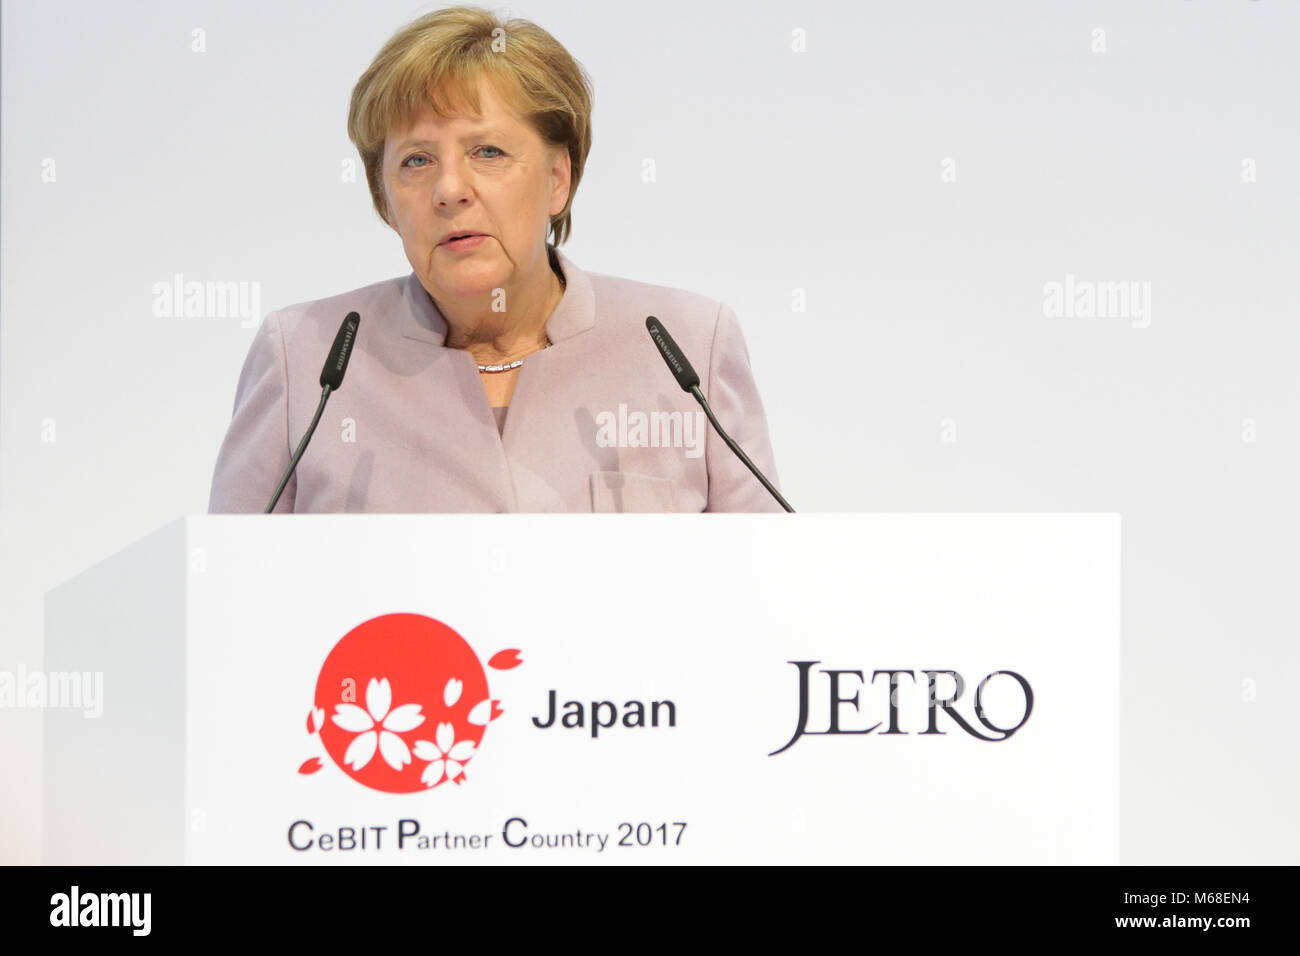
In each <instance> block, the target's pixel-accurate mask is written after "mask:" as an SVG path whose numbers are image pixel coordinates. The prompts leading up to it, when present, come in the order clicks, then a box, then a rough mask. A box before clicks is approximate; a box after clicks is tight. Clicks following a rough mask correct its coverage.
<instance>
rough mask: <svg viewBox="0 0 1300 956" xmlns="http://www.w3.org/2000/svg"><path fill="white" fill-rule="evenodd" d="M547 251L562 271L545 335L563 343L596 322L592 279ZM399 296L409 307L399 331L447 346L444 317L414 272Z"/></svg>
mask: <svg viewBox="0 0 1300 956" xmlns="http://www.w3.org/2000/svg"><path fill="white" fill-rule="evenodd" d="M547 254H548V255H551V256H553V257H554V258H555V260H556V261H557V262H558V263H559V265H560V271H561V272H562V273H564V294H563V295H562V296H561V297H560V302H559V305H557V306H556V307H555V311H554V312H552V313H551V317H550V318H549V319H547V320H546V337H547V338H549V339H550V340H551V341H552V342H562V341H563V340H564V339H568V338H572V337H573V336H575V335H578V334H579V333H581V332H585V331H587V330H588V329H589V328H591V327H592V326H593V325H595V324H596V294H595V291H594V290H593V289H592V286H591V279H590V278H589V277H588V276H587V274H586V273H585V272H583V271H582V270H581V269H579V268H578V267H577V266H576V265H574V264H573V261H572V260H571V259H569V257H568V256H566V255H565V254H564V253H563V252H560V250H558V249H556V248H555V246H551V245H548V246H547ZM402 297H403V298H404V299H405V300H406V303H407V306H408V307H407V309H406V310H405V312H406V315H405V316H404V317H403V326H404V328H403V330H402V334H403V335H404V336H405V337H406V338H408V339H415V340H416V341H419V342H426V343H428V344H430V345H446V344H447V320H446V319H444V318H443V317H442V313H441V312H440V311H438V306H437V305H436V304H435V303H434V301H433V298H432V296H430V295H429V293H428V290H426V289H425V288H424V286H423V285H421V284H420V280H419V278H418V277H417V276H416V274H415V273H414V272H412V273H411V274H410V275H409V276H407V277H406V282H405V283H404V284H403V286H402Z"/></svg>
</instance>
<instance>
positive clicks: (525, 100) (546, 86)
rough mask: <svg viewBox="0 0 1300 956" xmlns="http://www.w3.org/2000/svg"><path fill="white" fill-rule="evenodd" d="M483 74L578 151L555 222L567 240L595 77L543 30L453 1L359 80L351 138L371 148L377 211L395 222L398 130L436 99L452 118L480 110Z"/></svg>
mask: <svg viewBox="0 0 1300 956" xmlns="http://www.w3.org/2000/svg"><path fill="white" fill-rule="evenodd" d="M480 78H486V79H488V80H489V81H491V82H492V84H493V86H494V88H495V89H496V91H497V92H498V94H499V95H500V96H501V97H502V99H503V100H505V101H506V103H508V104H509V105H510V107H511V108H512V109H513V110H515V112H516V113H518V114H519V115H520V116H521V117H523V118H524V119H525V120H527V121H528V122H529V123H530V124H531V125H532V127H533V128H534V129H535V130H536V131H537V133H538V135H539V136H541V138H542V139H543V140H544V141H545V142H546V143H547V144H548V145H550V146H562V147H564V148H565V149H566V150H567V151H568V153H569V161H570V179H569V198H568V201H567V202H566V203H565V204H564V209H562V210H561V211H560V212H559V213H557V214H556V215H554V216H552V217H551V223H550V231H551V232H552V233H553V234H554V236H555V243H556V245H558V244H560V243H562V242H564V240H565V239H566V238H568V235H569V233H570V232H571V231H572V228H573V227H572V218H571V211H570V210H571V208H572V206H573V197H574V194H575V193H576V192H577V190H578V181H579V180H580V179H581V178H582V169H583V166H584V165H585V164H586V161H587V153H588V152H590V150H591V102H592V86H591V80H590V78H589V77H588V75H587V73H586V71H585V70H584V69H583V68H582V66H581V65H580V64H579V63H578V62H577V61H576V60H575V59H573V57H572V56H570V55H569V51H568V50H566V49H565V48H564V47H563V46H561V45H560V43H559V41H557V40H556V39H555V38H554V37H553V36H551V35H550V34H549V33H547V32H546V31H545V30H543V29H542V28H541V27H539V26H537V25H536V24H534V23H531V22H529V21H528V20H521V19H518V18H513V19H509V20H503V19H501V18H499V17H498V16H497V15H495V14H493V13H491V12H489V11H487V10H484V9H481V8H479V7H449V8H448V9H445V10H438V11H436V12H434V13H430V14H427V15H426V16H423V17H421V18H420V19H418V20H415V21H413V22H411V23H409V24H407V25H406V26H405V27H403V28H402V29H401V30H399V31H397V33H395V34H393V36H392V38H391V39H389V41H388V42H387V43H386V44H384V47H383V49H382V50H380V51H379V53H378V54H377V55H376V56H375V59H374V61H373V62H372V63H371V64H370V66H369V68H368V69H367V70H366V72H365V73H363V74H361V78H360V79H359V80H357V85H356V86H355V87H354V88H353V90H352V102H351V105H350V106H349V107H348V138H349V139H351V140H352V143H353V145H354V146H356V148H357V151H358V152H360V154H361V160H362V162H363V163H364V165H365V168H366V180H367V181H368V182H369V184H370V196H371V199H372V200H373V201H374V205H375V211H376V212H377V213H379V216H380V218H381V219H383V220H384V221H385V222H387V221H388V202H387V200H386V199H385V198H384V181H383V169H382V166H383V157H384V142H385V140H386V139H387V137H388V134H389V133H390V132H391V131H393V130H395V129H405V128H406V127H408V126H409V125H410V124H411V122H412V120H413V117H414V115H415V113H416V112H417V111H418V110H419V109H420V108H421V107H422V106H426V105H427V106H430V107H432V109H433V111H434V113H435V115H437V116H438V117H439V118H440V119H444V120H445V119H450V118H451V117H452V116H454V115H456V114H459V113H464V112H466V109H465V107H466V106H468V108H469V109H468V112H469V113H470V114H472V115H477V114H479V113H480V112H481V108H480V104H479V97H478V82H479V79H480Z"/></svg>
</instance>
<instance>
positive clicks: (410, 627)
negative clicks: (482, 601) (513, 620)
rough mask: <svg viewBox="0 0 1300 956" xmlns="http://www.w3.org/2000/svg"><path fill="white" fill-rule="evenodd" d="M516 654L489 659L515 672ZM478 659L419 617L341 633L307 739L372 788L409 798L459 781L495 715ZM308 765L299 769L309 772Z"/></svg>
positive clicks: (379, 620) (392, 617) (443, 628)
mask: <svg viewBox="0 0 1300 956" xmlns="http://www.w3.org/2000/svg"><path fill="white" fill-rule="evenodd" d="M519 663H520V660H519V652H518V651H515V650H508V651H502V652H500V653H499V654H496V655H494V656H493V657H492V659H491V661H489V666H491V667H494V668H496V669H498V670H506V669H509V668H511V667H516V666H518V664H519ZM499 703H500V702H499V701H496V700H493V699H492V697H491V695H490V693H489V691H488V681H487V674H486V672H485V671H484V669H483V665H482V663H481V662H480V661H479V659H478V655H477V654H475V653H474V649H473V648H471V647H470V646H469V644H468V642H466V640H465V639H464V638H463V637H461V636H460V635H459V634H458V633H456V632H455V631H454V630H452V629H451V628H450V627H448V626H447V625H446V624H443V623H442V622H441V621H436V620H434V619H433V618H431V617H424V616H423V615H420V614H385V615H383V616H381V617H376V618H372V619H371V620H369V621H366V622H365V623H363V624H360V625H358V626H357V627H355V628H353V629H352V630H351V631H349V632H348V633H347V634H345V635H344V636H343V638H342V640H340V641H339V642H338V643H337V644H335V645H334V649H333V650H331V651H330V653H329V656H328V657H326V658H325V663H324V664H323V665H322V666H321V670H320V677H319V678H318V679H317V681H316V699H315V707H314V708H313V709H312V712H311V714H309V715H308V718H307V730H308V732H309V733H319V734H320V740H321V744H322V745H323V746H324V748H325V752H326V753H327V754H328V755H329V757H330V759H332V760H333V761H334V763H335V764H336V765H337V766H338V767H339V768H340V769H342V770H343V772H344V773H346V774H347V775H348V776H349V777H351V778H352V779H353V780H356V781H357V782H358V783H361V784H364V785H365V786H367V787H370V788H371V789H372V790H382V791H385V792H388V793H414V792H417V791H421V790H429V789H432V788H434V787H438V786H441V785H442V784H444V783H448V782H452V783H456V784H460V783H462V782H464V780H465V768H466V765H467V764H468V763H469V762H470V761H471V760H473V759H474V757H475V755H476V754H477V753H478V749H479V745H480V744H481V743H482V740H483V734H484V731H486V730H487V725H488V724H489V723H490V722H491V721H493V720H495V719H496V718H497V717H499V716H501V713H502V711H501V708H500V707H499V706H498V705H499ZM320 766H321V762H320V760H319V759H317V758H313V759H312V760H308V761H307V762H306V763H304V764H303V765H302V766H301V767H300V768H299V771H300V772H301V773H314V772H315V771H316V770H319V769H320Z"/></svg>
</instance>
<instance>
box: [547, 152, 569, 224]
mask: <svg viewBox="0 0 1300 956" xmlns="http://www.w3.org/2000/svg"><path fill="white" fill-rule="evenodd" d="M552 149H553V153H552V157H551V205H550V209H549V212H550V214H551V215H552V216H558V215H559V214H560V213H561V212H563V211H564V207H565V204H567V203H568V201H569V183H570V182H571V177H572V174H573V167H572V164H571V163H570V161H569V151H568V149H566V148H565V147H563V146H556V147H552Z"/></svg>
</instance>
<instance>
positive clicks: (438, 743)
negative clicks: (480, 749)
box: [413, 724, 475, 787]
mask: <svg viewBox="0 0 1300 956" xmlns="http://www.w3.org/2000/svg"><path fill="white" fill-rule="evenodd" d="M413 749H414V750H415V755H416V756H417V757H419V758H420V759H421V760H428V761H429V766H427V767H425V768H424V772H423V773H422V774H420V780H421V781H422V782H423V783H424V785H425V786H426V787H436V786H437V785H438V784H440V783H442V782H443V780H444V779H445V780H451V781H457V778H459V777H460V776H461V774H463V773H464V771H465V764H466V763H468V762H469V759H470V758H471V757H473V756H474V750H475V747H474V741H472V740H462V741H459V742H457V740H456V728H455V727H453V726H452V725H451V724H439V725H438V729H437V730H436V731H434V735H433V741H432V742H430V741H428V740H417V741H416V742H415V747H414V748H413Z"/></svg>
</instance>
